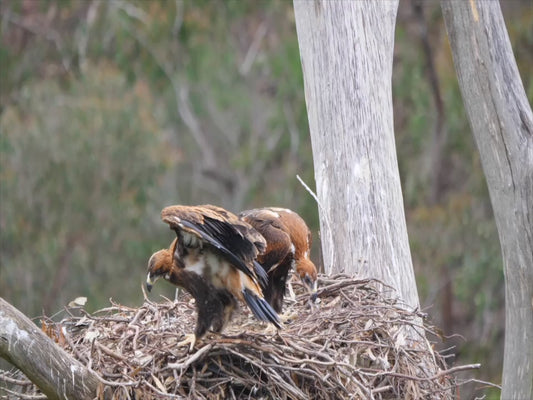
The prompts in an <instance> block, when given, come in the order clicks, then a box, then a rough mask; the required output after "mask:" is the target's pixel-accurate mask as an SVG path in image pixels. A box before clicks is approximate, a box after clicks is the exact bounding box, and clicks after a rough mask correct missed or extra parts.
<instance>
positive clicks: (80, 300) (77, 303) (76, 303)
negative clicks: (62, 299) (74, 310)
mask: <svg viewBox="0 0 533 400" xmlns="http://www.w3.org/2000/svg"><path fill="white" fill-rule="evenodd" d="M85 303H87V297H76V298H75V299H74V300H72V301H71V302H70V303H68V306H69V307H83V306H84V305H85Z"/></svg>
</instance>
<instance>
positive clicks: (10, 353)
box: [0, 297, 99, 400]
mask: <svg viewBox="0 0 533 400" xmlns="http://www.w3.org/2000/svg"><path fill="white" fill-rule="evenodd" d="M0 357H2V358H5V359H6V360H7V361H9V362H10V363H11V364H13V365H15V366H16V367H17V368H18V369H20V370H21V371H22V372H24V374H26V376H27V377H28V378H29V379H30V380H31V381H32V382H33V383H35V384H36V385H37V386H38V387H39V389H41V390H42V392H43V393H44V394H45V395H46V396H47V397H48V398H49V399H52V400H55V399H61V400H62V399H80V400H82V399H87V400H90V399H93V398H94V397H96V390H97V387H98V383H99V381H98V379H97V377H96V374H95V373H94V372H91V371H89V370H88V369H87V368H86V367H84V366H83V365H82V364H81V363H80V362H78V361H77V360H75V359H74V358H72V357H71V356H70V355H69V354H67V353H66V352H65V351H64V350H63V349H61V348H60V347H59V346H57V345H56V344H55V343H54V342H52V341H51V340H50V339H49V338H48V337H47V336H46V335H45V334H44V333H43V332H41V331H40V330H39V328H38V327H37V326H35V324H34V323H33V322H31V321H30V320H29V319H28V318H27V317H26V316H25V315H23V314H22V313H21V312H20V311H18V310H17V309H16V308H15V307H13V306H12V305H11V304H9V303H8V302H6V301H5V300H4V299H2V298H1V297H0Z"/></svg>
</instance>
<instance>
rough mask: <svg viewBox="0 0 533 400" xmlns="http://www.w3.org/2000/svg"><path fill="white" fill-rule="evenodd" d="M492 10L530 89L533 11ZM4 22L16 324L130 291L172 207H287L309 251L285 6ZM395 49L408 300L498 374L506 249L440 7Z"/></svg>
mask: <svg viewBox="0 0 533 400" xmlns="http://www.w3.org/2000/svg"><path fill="white" fill-rule="evenodd" d="M501 5H502V9H503V12H504V16H505V20H506V24H507V28H508V31H509V35H510V38H511V42H512V45H513V49H514V52H515V57H516V60H517V62H518V67H519V69H520V72H521V76H522V80H523V83H524V87H525V89H526V92H527V94H528V97H529V99H530V102H532V101H533V6H532V4H531V1H530V0H505V1H502V2H501ZM0 29H1V44H0V68H1V71H0V89H1V92H0V249H1V253H0V295H1V296H2V297H4V298H5V299H6V300H8V301H9V302H11V303H12V304H14V305H15V306H16V307H18V308H19V309H20V310H21V311H23V312H24V313H26V314H27V315H29V316H30V317H34V316H37V315H42V314H43V313H44V314H46V315H51V314H54V313H55V312H57V311H59V310H61V309H62V308H63V307H64V306H65V305H66V304H67V303H68V302H69V301H70V300H72V299H74V298H75V297H77V296H86V297H87V298H88V302H87V305H86V307H87V309H88V310H95V309H99V308H102V307H104V306H106V305H108V304H109V299H110V298H112V299H113V300H115V301H117V302H120V303H123V304H127V305H132V306H136V305H139V304H141V303H142V292H141V284H142V282H143V281H144V279H145V270H146V263H147V260H148V258H149V256H150V255H151V254H152V252H153V251H155V250H158V249H160V248H163V247H166V246H168V244H169V243H170V242H171V240H172V239H173V237H174V234H173V233H172V232H171V231H169V230H168V228H167V226H166V225H165V224H163V223H162V222H161V221H160V218H159V212H160V210H161V209H162V208H163V207H164V206H167V205H170V204H202V203H213V204H217V205H221V206H223V207H226V208H228V209H229V210H232V211H234V212H238V211H240V210H243V209H246V208H252V207H258V206H266V205H277V206H284V207H289V208H292V209H294V210H295V211H297V212H299V213H300V214H301V215H302V216H303V217H304V218H305V220H306V221H307V222H308V224H309V226H310V227H311V229H312V230H313V235H314V240H315V245H314V249H313V251H314V254H313V258H314V259H315V260H317V263H318V264H320V243H319V240H320V239H319V233H318V211H317V206H316V204H315V201H314V200H313V198H312V197H311V196H310V195H309V193H308V192H307V191H306V190H305V188H304V187H303V186H302V185H301V184H300V183H299V182H298V180H297V178H296V175H299V176H300V177H301V178H302V180H303V181H305V182H306V183H307V184H308V185H309V186H310V187H311V188H314V178H313V162H312V155H311V143H310V138H309V133H308V126H307V116H306V109H305V101H304V92H303V81H302V72H301V65H300V58H299V53H298V42H297V37H296V29H295V22H294V13H293V9H292V2H291V1H287V0H273V1H222V0H218V1H217V0H204V1H199V0H195V1H193V0H163V1H156V0H151V1H147V0H113V1H101V0H72V1H69V0H62V1H59V0H57V1H53V0H2V1H1V2H0ZM394 53H395V56H394V63H395V65H394V76H393V90H394V93H393V95H394V118H395V129H396V143H397V150H398V158H399V164H400V172H401V179H402V187H403V194H404V201H405V208H406V215H407V224H408V230H409V237H410V244H411V249H412V255H413V262H414V266H415V272H416V275H417V282H418V290H419V294H420V300H421V304H422V305H423V307H424V309H425V310H426V312H428V314H429V315H430V318H431V320H432V322H433V323H434V324H436V325H437V326H439V327H441V328H442V331H443V333H444V334H446V335H452V334H453V336H452V337H451V338H449V339H447V340H446V341H445V342H444V343H442V344H439V345H438V347H439V348H447V347H450V346H455V347H454V349H453V350H452V351H453V352H455V353H457V356H456V358H455V359H451V360H450V361H451V362H457V363H463V364H464V363H471V362H481V363H482V365H483V367H482V369H481V370H480V371H479V372H478V373H477V375H476V376H477V377H478V378H480V379H484V380H491V381H494V382H497V383H499V382H500V373H501V364H502V353H503V327H504V287H503V272H502V260H501V256H500V247H499V242H498V236H497V231H496V227H495V224H494V219H493V215H492V210H491V205H490V200H489V197H488V192H487V188H486V184H485V179H484V176H483V171H482V169H481V165H480V160H479V155H478V153H477V150H476V147H475V144H474V142H473V137H472V135H471V133H470V129H469V125H468V121H467V119H466V115H465V112H464V110H463V103H462V99H461V96H460V92H459V88H458V84H457V79H456V76H455V71H454V67H453V63H452V59H451V53H450V48H449V45H448V42H447V37H446V32H445V29H444V25H443V20H442V16H441V11H440V6H439V3H438V2H436V1H422V2H417V1H408V0H401V1H400V6H399V10H398V21H397V26H396V45H395V51H394ZM172 293H173V288H172V287H170V285H158V286H156V294H155V295H154V296H153V297H154V298H155V297H156V296H157V295H158V294H164V295H166V296H173V294H172ZM471 375H472V374H470V376H471ZM487 393H488V396H489V397H490V396H492V395H494V396H496V395H497V392H496V391H493V392H491V391H488V392H487ZM465 396H467V394H465V395H463V396H462V398H468V397H465Z"/></svg>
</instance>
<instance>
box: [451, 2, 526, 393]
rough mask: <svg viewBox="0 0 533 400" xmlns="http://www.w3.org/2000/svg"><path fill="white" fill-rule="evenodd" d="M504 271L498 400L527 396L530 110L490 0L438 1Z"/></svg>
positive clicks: (495, 4)
mask: <svg viewBox="0 0 533 400" xmlns="http://www.w3.org/2000/svg"><path fill="white" fill-rule="evenodd" d="M441 6H442V10H443V14H444V20H445V23H446V29H447V31H448V36H449V40H450V43H451V47H452V53H453V59H454V64H455V69H456V71H457V75H458V78H459V85H460V87H461V92H462V96H463V101H464V104H465V108H466V111H467V114H468V118H469V120H470V126H471V128H472V131H473V134H474V138H475V141H476V144H477V147H478V149H479V153H480V156H481V162H482V165H483V170H484V172H485V176H486V178H487V184H488V188H489V193H490V198H491V202H492V208H493V210H494V216H495V219H496V226H497V228H498V234H499V237H500V244H501V249H502V256H503V265H504V275H505V300H506V305H505V315H506V321H505V348H504V362H503V377H502V381H503V382H502V399H532V398H533V113H532V111H531V107H530V105H529V103H528V100H527V97H526V94H525V91H524V87H523V85H522V81H521V79H520V75H519V73H518V68H517V66H516V61H515V58H514V55H513V51H512V48H511V43H510V41H509V37H508V35H507V30H506V28H505V23H504V20H503V16H502V13H501V9H500V5H499V3H498V2H496V1H476V0H469V1H452V0H442V1H441Z"/></svg>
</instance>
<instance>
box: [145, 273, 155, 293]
mask: <svg viewBox="0 0 533 400" xmlns="http://www.w3.org/2000/svg"><path fill="white" fill-rule="evenodd" d="M154 282H155V281H153V280H152V277H151V276H150V274H148V275H147V276H146V290H148V292H151V291H152V286H153V285H154Z"/></svg>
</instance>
